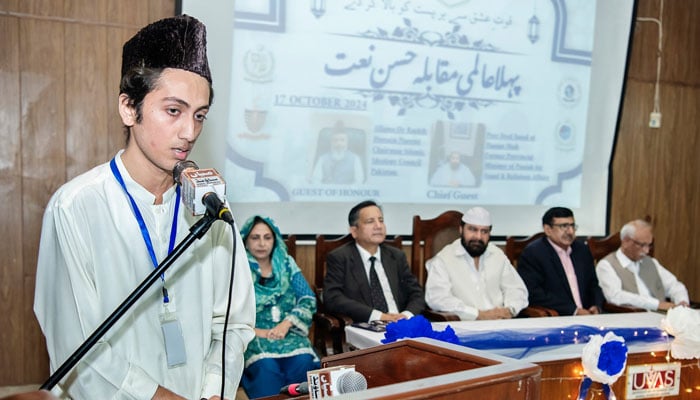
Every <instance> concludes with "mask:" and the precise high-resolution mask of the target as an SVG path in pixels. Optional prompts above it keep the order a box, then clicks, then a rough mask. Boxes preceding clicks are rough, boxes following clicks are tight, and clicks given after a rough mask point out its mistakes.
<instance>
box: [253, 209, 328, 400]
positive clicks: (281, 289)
mask: <svg viewBox="0 0 700 400" xmlns="http://www.w3.org/2000/svg"><path fill="white" fill-rule="evenodd" d="M241 235H242V237H243V242H244V243H245V247H246V252H247V253H248V261H249V263H250V272H251V275H252V278H253V283H254V286H255V304H256V315H257V316H256V321H255V338H254V339H253V340H252V341H251V342H250V344H248V348H247V349H246V352H245V369H244V371H243V377H242V379H241V386H243V389H244V390H245V391H246V394H247V395H248V397H250V398H257V397H264V396H271V395H274V394H277V393H279V390H280V388H282V387H283V386H285V385H288V384H291V383H299V382H305V381H306V371H308V370H312V369H317V368H318V367H319V358H318V357H317V355H316V353H315V352H314V349H313V347H311V342H310V341H309V338H308V334H309V325H311V321H312V318H313V314H314V312H316V297H315V296H314V293H313V291H312V290H311V288H310V287H309V284H308V283H307V282H306V280H305V279H304V275H302V273H301V270H300V269H299V267H298V266H297V264H296V262H295V261H294V259H293V258H292V257H291V256H290V255H289V254H287V246H286V245H285V244H284V240H283V239H282V234H281V233H280V230H279V228H278V227H277V226H276V225H275V224H274V222H273V221H272V219H270V218H268V217H261V216H258V215H256V216H253V217H251V218H250V219H248V221H246V222H245V224H244V225H243V227H242V228H241Z"/></svg>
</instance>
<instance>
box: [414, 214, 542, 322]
mask: <svg viewBox="0 0 700 400" xmlns="http://www.w3.org/2000/svg"><path fill="white" fill-rule="evenodd" d="M491 227H492V225H491V215H490V214H489V212H488V211H487V210H486V209H484V208H482V207H473V208H470V209H469V210H467V212H465V213H464V215H463V217H462V222H461V226H460V228H459V231H460V238H459V239H457V240H455V241H454V242H452V243H450V244H448V245H447V246H445V247H444V248H443V249H442V250H441V251H440V252H439V253H438V254H436V255H435V257H433V258H431V259H430V260H428V261H427V262H426V269H427V270H428V279H427V281H426V284H425V300H426V302H427V304H428V306H429V307H430V308H432V309H433V310H436V311H447V312H451V313H454V314H457V315H458V316H459V318H460V319H462V320H467V321H469V320H475V319H506V318H512V317H515V316H516V315H518V313H519V312H520V311H521V310H522V309H524V308H525V307H527V305H528V303H527V288H526V287H525V283H524V282H523V280H522V279H521V278H520V276H519V275H518V273H517V272H516V270H515V268H513V266H512V265H511V264H510V261H509V260H508V257H506V255H505V254H504V253H503V251H502V250H501V249H499V248H498V247H497V246H495V245H493V244H491V243H490V239H491Z"/></svg>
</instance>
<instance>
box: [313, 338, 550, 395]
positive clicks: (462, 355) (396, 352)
mask: <svg viewBox="0 0 700 400" xmlns="http://www.w3.org/2000/svg"><path fill="white" fill-rule="evenodd" d="M337 365H354V366H355V370H356V371H357V372H360V373H361V374H363V375H364V376H365V378H367V390H364V391H361V392H356V393H351V394H348V395H344V396H343V397H344V398H349V399H350V398H357V399H424V398H430V399H465V398H474V399H508V400H518V399H539V398H540V375H541V372H542V369H541V367H539V366H538V365H536V364H532V363H529V362H525V361H519V360H513V359H511V358H507V357H502V356H498V355H495V354H491V353H486V352H482V351H479V350H474V349H469V348H466V347H463V346H457V345H453V344H450V343H445V342H441V341H437V340H433V339H427V338H420V339H410V340H402V341H398V342H395V343H391V344H386V345H381V346H376V347H371V348H368V349H364V350H357V351H352V352H348V353H342V354H338V355H334V356H329V357H325V358H323V359H322V360H321V367H323V368H325V367H332V366H337Z"/></svg>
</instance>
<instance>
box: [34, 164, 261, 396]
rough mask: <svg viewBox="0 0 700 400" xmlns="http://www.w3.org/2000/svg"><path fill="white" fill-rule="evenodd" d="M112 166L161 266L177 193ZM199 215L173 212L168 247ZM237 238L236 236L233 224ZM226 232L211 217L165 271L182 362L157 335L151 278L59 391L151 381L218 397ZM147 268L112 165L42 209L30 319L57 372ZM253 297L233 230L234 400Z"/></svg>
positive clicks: (127, 392)
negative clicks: (170, 358)
mask: <svg viewBox="0 0 700 400" xmlns="http://www.w3.org/2000/svg"><path fill="white" fill-rule="evenodd" d="M120 155H121V152H120V153H119V154H118V155H117V157H116V159H117V166H118V168H119V171H120V172H121V174H122V177H123V179H124V182H125V184H126V187H127V189H128V191H129V193H130V194H131V195H132V196H133V198H134V200H135V201H136V204H137V205H138V208H139V210H140V212H141V214H142V215H143V219H144V221H145V223H146V226H147V227H148V231H149V234H150V237H151V241H152V242H153V248H154V250H155V254H156V258H157V260H158V262H159V263H160V262H162V261H163V259H165V257H166V255H167V251H168V243H169V240H170V232H171V227H172V222H173V213H174V210H175V199H176V196H175V187H173V188H172V189H170V190H168V191H167V192H166V193H165V195H164V198H163V204H162V205H153V202H154V196H153V195H152V194H151V193H149V192H148V191H146V190H145V189H144V188H143V187H141V186H140V185H139V184H137V183H136V182H135V181H134V180H133V179H132V178H131V177H130V176H129V174H128V172H127V171H126V169H125V168H124V165H123V164H122V163H121V158H120ZM198 219H199V217H193V216H192V215H190V213H189V212H188V211H187V209H186V208H185V207H184V205H183V204H181V205H180V210H179V216H178V224H177V238H176V241H175V245H176V246H177V244H178V243H180V242H181V241H182V239H184V238H185V237H186V236H187V235H188V233H189V228H190V227H191V226H192V225H193V224H194V223H195V222H196V221H197V220H198ZM236 232H237V229H236ZM232 250H233V243H232V230H231V228H230V227H229V226H228V225H227V224H225V223H223V222H221V221H216V222H215V223H214V224H213V225H212V226H211V229H210V230H209V232H207V234H206V235H204V237H203V238H202V239H200V240H196V241H195V242H194V243H193V244H192V245H191V246H190V247H189V249H187V250H186V251H185V253H184V254H182V255H181V256H180V258H179V259H178V261H176V262H175V263H174V264H173V265H172V266H171V267H170V268H169V269H168V270H167V271H166V273H165V285H166V287H167V289H168V293H169V296H170V300H171V302H170V306H169V308H170V311H173V310H174V311H175V313H176V316H177V319H178V320H179V321H180V324H181V329H182V334H183V337H184V342H185V347H186V357H187V361H186V363H185V364H184V365H182V366H178V367H174V368H168V365H167V361H166V352H165V347H164V339H163V333H162V332H161V322H160V316H161V314H162V311H163V294H162V287H163V282H162V281H160V280H158V281H157V283H155V284H154V285H153V286H152V287H151V288H150V289H149V290H148V291H147V292H146V294H145V295H144V296H143V297H142V298H141V299H140V300H139V301H138V302H137V303H136V304H135V305H134V306H133V307H132V308H131V309H130V310H129V311H128V312H127V313H126V315H124V317H123V318H122V319H121V320H120V321H119V322H117V324H116V325H115V326H113V327H112V329H110V330H109V331H108V332H107V334H106V335H105V336H104V337H103V338H102V339H101V340H100V341H99V342H98V343H97V345H96V346H95V347H94V348H93V349H92V351H91V352H90V353H88V354H87V355H86V356H85V357H84V358H83V360H82V361H81V362H80V363H79V364H78V365H77V366H76V367H75V368H74V369H73V370H72V371H71V372H70V373H69V374H68V375H67V376H66V378H65V379H64V380H63V381H62V383H61V385H59V386H60V388H59V387H58V386H57V387H56V389H57V390H54V392H60V389H62V390H63V393H60V394H61V395H62V396H65V397H70V398H73V399H150V398H151V396H152V395H153V394H154V393H155V390H156V388H157V386H158V385H161V386H163V387H165V388H167V389H170V390H172V391H173V392H175V393H177V394H179V395H181V396H184V397H185V398H188V399H200V398H209V397H210V396H212V395H215V394H219V393H220V391H221V356H222V348H223V347H222V339H223V329H224V320H225V314H226V307H227V300H228V287H229V280H230V276H231V258H232V257H231V254H232ZM153 269H154V266H153V263H152V261H151V258H150V256H149V254H148V251H147V247H146V245H145V242H144V240H143V237H142V235H141V231H140V229H139V226H138V223H137V221H136V219H135V217H134V213H133V212H132V209H131V206H130V203H129V200H128V197H127V196H126V194H125V193H124V190H123V189H122V187H121V186H120V185H119V183H118V182H117V180H116V179H115V178H114V176H113V174H112V172H111V170H110V167H109V163H106V164H103V165H100V166H98V167H95V168H94V169H92V170H90V171H88V172H86V173H84V174H82V175H80V176H78V177H76V178H75V179H73V180H71V181H70V182H68V183H66V184H65V185H63V186H62V187H61V188H60V189H59V190H58V191H57V192H56V193H55V194H54V195H53V197H52V198H51V200H50V202H49V204H48V205H47V207H46V212H45V214H44V220H43V227H42V233H41V243H40V248H39V261H38V267H37V280H36V292H35V299H34V312H35V313H36V316H37V319H38V321H39V324H40V325H41V329H42V331H43V333H44V335H45V336H46V344H47V347H48V351H49V356H50V363H51V371H52V372H53V371H55V370H56V369H57V368H58V367H59V366H60V365H61V364H62V363H63V362H64V361H65V360H66V359H67V358H68V357H69V356H70V355H71V354H72V353H73V352H74V351H75V350H76V349H77V348H78V346H79V345H80V344H82V343H83V342H84V340H85V339H86V338H87V337H88V336H89V335H90V334H91V333H92V332H93V331H94V330H95V328H96V327H97V326H98V325H99V324H101V323H102V322H103V320H104V319H105V318H106V317H107V316H108V315H109V314H111V313H112V312H113V311H114V310H115V309H116V308H117V306H118V305H119V304H120V303H121V302H122V301H123V300H124V299H125V298H126V297H127V296H128V295H129V294H130V293H131V292H132V291H133V289H134V288H136V287H137V286H138V285H139V284H140V283H141V282H142V281H143V279H144V278H145V277H146V276H147V275H148V274H149V273H151V272H152V271H153ZM254 326H255V293H254V291H253V286H252V281H251V277H250V269H249V267H248V261H247V257H246V252H245V249H244V247H243V243H242V242H241V239H240V236H239V235H238V234H236V257H235V277H234V287H233V302H232V305H231V310H230V318H229V325H228V334H227V337H226V346H227V348H226V359H227V360H226V377H227V378H228V379H226V394H227V396H230V398H233V397H234V393H235V390H236V388H237V386H238V382H239V379H240V376H241V372H242V370H243V352H244V351H245V348H246V346H247V344H248V342H249V341H250V340H251V339H252V338H253V336H254V330H253V327H254Z"/></svg>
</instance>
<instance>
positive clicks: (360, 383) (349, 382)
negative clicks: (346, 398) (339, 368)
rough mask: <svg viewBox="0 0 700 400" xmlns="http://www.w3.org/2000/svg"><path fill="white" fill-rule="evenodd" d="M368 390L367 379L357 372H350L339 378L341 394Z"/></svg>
mask: <svg viewBox="0 0 700 400" xmlns="http://www.w3.org/2000/svg"><path fill="white" fill-rule="evenodd" d="M365 389H367V379H365V376H364V375H362V374H361V373H359V372H357V371H348V372H346V373H344V374H342V375H340V376H339V377H338V391H339V392H340V393H352V392H359V391H360V390H365Z"/></svg>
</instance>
